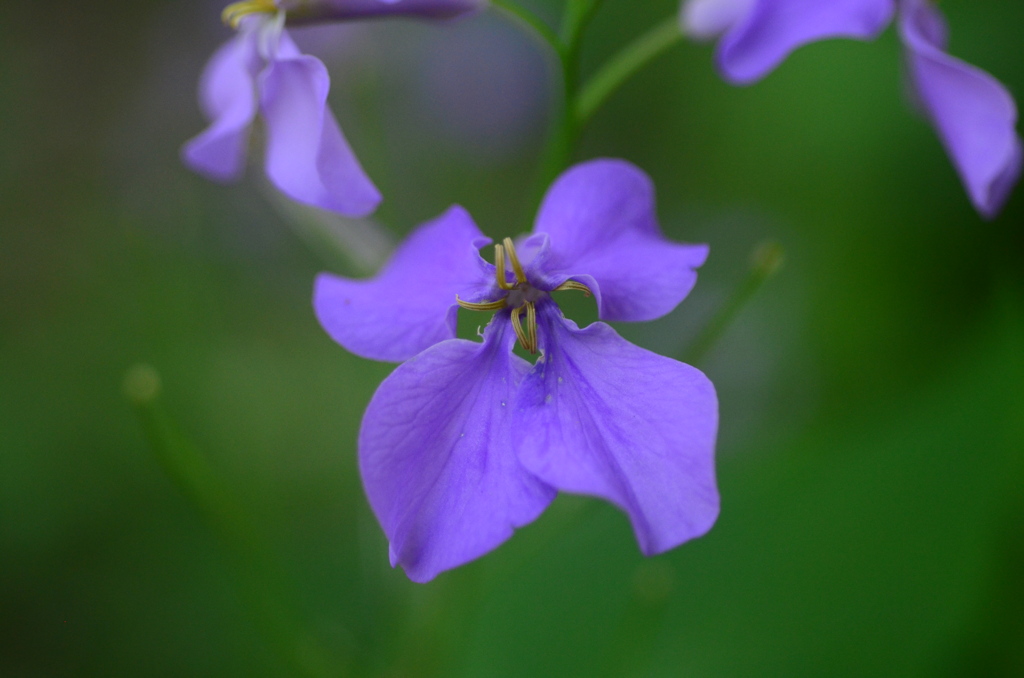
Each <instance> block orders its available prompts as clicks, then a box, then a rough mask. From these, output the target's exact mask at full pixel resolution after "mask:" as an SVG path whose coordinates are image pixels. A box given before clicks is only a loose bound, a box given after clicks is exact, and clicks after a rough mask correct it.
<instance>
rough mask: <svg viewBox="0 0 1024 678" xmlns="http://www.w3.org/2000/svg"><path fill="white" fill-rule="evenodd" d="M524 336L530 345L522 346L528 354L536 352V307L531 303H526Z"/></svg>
mask: <svg viewBox="0 0 1024 678" xmlns="http://www.w3.org/2000/svg"><path fill="white" fill-rule="evenodd" d="M526 336H527V338H528V339H529V340H530V345H529V346H528V347H527V346H524V347H523V348H525V349H526V350H527V351H529V352H530V353H536V352H537V307H536V306H535V305H534V303H533V302H532V301H528V302H526Z"/></svg>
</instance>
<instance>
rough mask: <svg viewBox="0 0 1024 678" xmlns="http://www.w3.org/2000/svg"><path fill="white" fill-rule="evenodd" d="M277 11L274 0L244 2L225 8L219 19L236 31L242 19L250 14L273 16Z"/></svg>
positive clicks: (247, 0) (245, 0)
mask: <svg viewBox="0 0 1024 678" xmlns="http://www.w3.org/2000/svg"><path fill="white" fill-rule="evenodd" d="M277 11H278V7H277V4H275V2H274V0H244V2H234V3H231V4H230V5H228V6H227V7H225V8H224V11H223V12H221V14H220V18H221V21H223V22H224V23H225V24H227V25H228V26H231V28H234V29H237V28H238V25H239V24H240V23H242V19H244V18H245V17H247V16H249V15H251V14H275V13H277Z"/></svg>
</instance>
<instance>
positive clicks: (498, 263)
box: [494, 245, 515, 290]
mask: <svg viewBox="0 0 1024 678" xmlns="http://www.w3.org/2000/svg"><path fill="white" fill-rule="evenodd" d="M494 274H495V275H496V276H497V277H498V287H500V288H501V289H503V290H510V289H512V288H513V287H515V285H513V284H511V283H509V281H508V279H506V277H505V248H504V247H502V246H501V245H495V246H494Z"/></svg>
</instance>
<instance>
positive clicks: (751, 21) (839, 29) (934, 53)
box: [681, 0, 1022, 218]
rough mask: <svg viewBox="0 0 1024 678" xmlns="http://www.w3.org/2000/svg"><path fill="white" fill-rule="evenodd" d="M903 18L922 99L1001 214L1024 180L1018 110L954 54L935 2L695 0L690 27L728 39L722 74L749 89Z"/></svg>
mask: <svg viewBox="0 0 1024 678" xmlns="http://www.w3.org/2000/svg"><path fill="white" fill-rule="evenodd" d="M897 12H898V25H899V33H900V38H901V39H902V42H903V45H904V47H905V48H906V58H907V61H908V63H909V71H910V77H911V80H912V82H913V86H914V90H915V93H916V95H917V99H918V100H919V101H920V102H921V104H922V106H923V108H924V111H925V113H926V115H927V116H928V118H929V119H930V120H931V122H932V125H933V126H934V127H935V129H936V131H937V132H938V134H939V138H940V139H941V140H942V143H943V145H944V146H945V148H946V152H947V153H948V154H949V156H950V159H951V160H952V161H953V165H954V166H955V167H956V170H957V172H958V173H959V175H960V179H961V181H962V182H963V184H964V187H965V188H966V189H967V194H968V196H969V197H970V199H971V202H973V203H974V206H975V208H976V209H977V210H978V212H980V213H981V214H982V215H983V216H985V217H987V218H992V217H994V216H995V215H996V214H997V213H998V212H999V210H1000V209H1001V208H1002V206H1003V204H1004V203H1005V202H1006V199H1007V198H1008V197H1009V195H1010V191H1011V190H1012V189H1013V186H1014V184H1016V182H1017V179H1018V178H1019V176H1020V171H1021V157H1022V153H1021V140H1020V137H1019V136H1018V135H1017V133H1016V131H1015V127H1016V124H1017V107H1016V105H1015V103H1014V101H1013V97H1012V96H1010V94H1009V92H1007V90H1006V88H1005V87H1003V86H1002V84H1000V83H999V81H997V80H996V79H995V78H993V77H992V76H990V75H989V74H988V73H986V72H984V71H982V70H980V69H978V68H975V67H974V66H971V65H970V64H967V63H965V62H963V61H960V60H959V59H956V58H954V57H952V56H950V55H949V54H947V53H946V51H945V50H946V45H947V29H946V23H945V20H944V18H943V16H942V14H941V13H940V12H939V10H938V9H937V8H936V7H935V6H934V3H932V2H931V0H827V1H826V0H688V1H687V2H686V3H684V5H683V9H682V14H681V21H682V24H683V30H684V32H686V33H688V34H690V35H692V36H694V37H697V38H713V37H716V36H719V35H721V36H722V39H721V41H720V42H719V44H718V54H717V60H718V66H719V69H720V70H721V72H722V75H723V76H724V77H725V78H726V79H727V80H729V81H730V82H733V83H735V84H749V83H752V82H755V81H757V80H759V79H761V78H763V77H764V76H765V75H767V74H768V73H769V72H770V71H771V70H772V69H774V68H775V67H776V66H778V65H779V64H780V63H781V62H782V61H783V60H784V59H785V58H786V56H788V55H789V54H790V53H791V52H792V51H793V50H795V49H796V48H798V47H800V46H801V45H805V44H807V43H810V42H813V41H816V40H822V39H826V38H837V37H846V38H856V39H861V40H869V39H873V38H875V37H876V36H877V35H878V34H879V33H881V31H882V30H884V29H885V27H886V26H887V25H888V24H889V23H890V22H891V21H892V19H893V16H894V15H896V13H897Z"/></svg>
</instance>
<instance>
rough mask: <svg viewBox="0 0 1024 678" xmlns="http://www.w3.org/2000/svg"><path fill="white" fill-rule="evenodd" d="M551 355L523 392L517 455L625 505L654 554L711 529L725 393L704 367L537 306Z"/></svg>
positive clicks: (553, 477)
mask: <svg viewBox="0 0 1024 678" xmlns="http://www.w3.org/2000/svg"><path fill="white" fill-rule="evenodd" d="M540 338H541V342H542V343H541V346H542V348H543V350H544V356H543V358H542V360H541V361H539V362H538V363H537V365H536V366H535V367H534V370H533V372H532V373H531V374H530V375H529V376H527V377H526V379H525V380H524V382H523V386H522V387H521V389H520V391H519V393H518V394H517V399H516V412H515V417H516V418H515V431H516V433H515V437H514V440H515V443H516V451H517V454H518V455H519V459H520V461H522V463H523V465H524V466H526V468H527V469H529V470H530V471H531V472H532V473H533V474H534V475H536V476H537V477H538V478H540V479H541V480H543V481H544V482H546V483H548V484H550V485H552V486H554V487H556V488H558V489H559V490H564V491H567V492H577V493H582V494H589V495H595V496H598V497H603V498H605V499H607V500H609V501H611V502H612V503H614V504H616V505H617V506H619V507H620V508H622V509H623V510H624V511H625V512H626V513H627V514H628V515H629V519H630V522H631V523H632V525H633V530H634V531H635V532H636V536H637V540H638V541H639V543H640V549H641V551H643V553H645V554H647V555H653V554H656V553H661V552H662V551H665V550H668V549H670V548H673V547H675V546H677V545H679V544H681V543H682V542H684V541H686V540H688V539H692V538H694V537H699V536H700V535H702V534H704V533H705V532H707V531H708V530H709V529H710V528H711V526H712V524H713V523H714V522H715V519H716V518H717V516H718V506H719V498H718V490H717V487H716V482H715V461H714V451H715V436H716V431H717V427H718V401H717V398H716V396H715V390H714V387H713V386H712V385H711V382H710V381H708V379H707V377H705V376H704V375H703V374H702V373H701V372H700V371H699V370H697V369H696V368H694V367H690V366H689V365H686V364H684V363H681V362H677V361H675V360H672V359H670V358H665V357H663V356H660V355H657V354H654V353H651V352H649V351H645V350H644V349H641V348H639V347H637V346H634V345H632V344H630V343H629V342H627V341H626V340H624V339H622V338H621V337H620V336H619V335H618V334H616V333H615V330H613V329H612V328H611V327H609V326H608V325H605V324H604V323H595V324H593V325H590V326H589V327H587V328H585V329H582V330H580V329H578V328H577V327H576V325H575V323H573V322H572V321H569V320H565V319H564V318H562V317H561V314H560V311H559V310H558V308H557V307H556V306H554V305H553V304H548V305H546V306H545V307H543V308H542V309H540Z"/></svg>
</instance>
